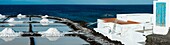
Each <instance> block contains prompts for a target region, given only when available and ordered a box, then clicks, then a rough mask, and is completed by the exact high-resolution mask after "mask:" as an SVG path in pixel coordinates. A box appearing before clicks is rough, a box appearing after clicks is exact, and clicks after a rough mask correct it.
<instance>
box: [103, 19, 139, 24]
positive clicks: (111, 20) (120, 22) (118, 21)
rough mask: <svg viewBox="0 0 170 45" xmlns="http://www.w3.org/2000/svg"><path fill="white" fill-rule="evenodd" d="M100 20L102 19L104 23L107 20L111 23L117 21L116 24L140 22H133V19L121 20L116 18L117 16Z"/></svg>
mask: <svg viewBox="0 0 170 45" xmlns="http://www.w3.org/2000/svg"><path fill="white" fill-rule="evenodd" d="M102 20H104V22H105V23H107V22H113V23H117V24H121V25H123V24H140V23H139V22H135V21H130V20H128V21H127V22H126V21H122V20H118V19H117V18H103V19H102Z"/></svg>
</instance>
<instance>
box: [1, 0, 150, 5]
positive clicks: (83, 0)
mask: <svg viewBox="0 0 170 45" xmlns="http://www.w3.org/2000/svg"><path fill="white" fill-rule="evenodd" d="M152 3H153V0H0V5H6V4H7V5H12V4H99V5H100V4H101V5H117V4H118V5H119V4H123V5H129V4H135V5H136V4H152Z"/></svg>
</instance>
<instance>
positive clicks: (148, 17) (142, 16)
mask: <svg viewBox="0 0 170 45" xmlns="http://www.w3.org/2000/svg"><path fill="white" fill-rule="evenodd" d="M120 17H126V18H124V20H125V19H126V20H130V21H135V22H141V23H143V22H153V14H147V13H139V14H117V18H118V19H121V18H120Z"/></svg>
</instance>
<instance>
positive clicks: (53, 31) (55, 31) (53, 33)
mask: <svg viewBox="0 0 170 45" xmlns="http://www.w3.org/2000/svg"><path fill="white" fill-rule="evenodd" d="M38 33H40V34H42V36H61V33H60V32H59V31H58V29H56V28H49V29H48V30H47V31H44V32H38Z"/></svg>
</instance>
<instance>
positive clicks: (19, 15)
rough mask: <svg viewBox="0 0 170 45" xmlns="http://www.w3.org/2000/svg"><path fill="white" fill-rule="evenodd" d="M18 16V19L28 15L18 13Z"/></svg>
mask: <svg viewBox="0 0 170 45" xmlns="http://www.w3.org/2000/svg"><path fill="white" fill-rule="evenodd" d="M17 18H18V19H21V18H26V15H22V14H18V15H17Z"/></svg>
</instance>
